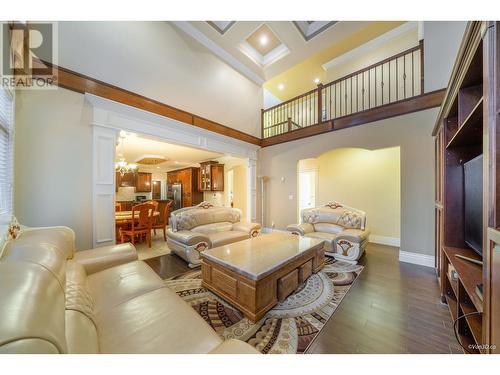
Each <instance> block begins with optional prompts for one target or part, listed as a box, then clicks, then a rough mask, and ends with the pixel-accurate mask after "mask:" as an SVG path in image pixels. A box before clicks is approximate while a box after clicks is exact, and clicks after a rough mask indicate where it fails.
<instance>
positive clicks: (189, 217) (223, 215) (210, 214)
mask: <svg viewBox="0 0 500 375" xmlns="http://www.w3.org/2000/svg"><path fill="white" fill-rule="evenodd" d="M240 220H241V210H239V209H238V208H231V207H217V206H213V205H212V204H211V203H208V202H202V203H200V204H199V205H197V206H194V207H187V208H181V209H180V210H176V211H174V212H172V214H171V215H170V227H171V228H172V230H173V231H174V232H177V231H180V230H192V229H193V228H196V227H198V226H201V225H207V224H214V223H232V224H234V223H238V222H240Z"/></svg>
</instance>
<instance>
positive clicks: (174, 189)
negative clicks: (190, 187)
mask: <svg viewBox="0 0 500 375" xmlns="http://www.w3.org/2000/svg"><path fill="white" fill-rule="evenodd" d="M167 199H171V200H173V201H174V203H173V204H172V211H175V210H178V209H179V208H182V184H180V183H176V184H169V185H168V191H167Z"/></svg>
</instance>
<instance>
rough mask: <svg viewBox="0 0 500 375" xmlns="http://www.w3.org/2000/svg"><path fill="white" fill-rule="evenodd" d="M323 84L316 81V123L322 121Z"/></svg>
mask: <svg viewBox="0 0 500 375" xmlns="http://www.w3.org/2000/svg"><path fill="white" fill-rule="evenodd" d="M322 91H323V84H322V83H318V124H321V123H322V122H323V95H322Z"/></svg>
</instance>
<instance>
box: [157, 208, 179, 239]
mask: <svg viewBox="0 0 500 375" xmlns="http://www.w3.org/2000/svg"><path fill="white" fill-rule="evenodd" d="M173 203H174V201H168V202H167V203H165V204H164V206H163V209H160V215H159V216H158V217H156V220H155V221H154V224H153V230H154V234H155V235H156V230H157V229H162V230H163V239H164V240H165V241H166V240H167V225H168V217H169V216H170V209H171V208H172V204H173Z"/></svg>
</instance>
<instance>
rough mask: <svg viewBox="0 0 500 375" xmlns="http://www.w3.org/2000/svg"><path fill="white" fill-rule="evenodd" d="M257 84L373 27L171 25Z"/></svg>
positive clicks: (289, 23) (319, 23) (302, 23)
mask: <svg viewBox="0 0 500 375" xmlns="http://www.w3.org/2000/svg"><path fill="white" fill-rule="evenodd" d="M173 23H174V24H175V25H176V26H177V27H178V28H179V29H181V30H182V31H184V32H185V33H187V34H189V35H190V36H191V37H193V38H194V39H196V40H197V41H198V42H200V43H202V44H203V45H205V46H206V47H207V48H209V49H210V50H211V51H212V52H213V53H215V54H216V55H217V56H219V57H220V58H221V59H222V60H224V61H225V62H226V63H228V64H230V65H231V66H233V68H235V69H236V70H238V71H239V72H240V73H242V74H244V75H245V76H247V77H248V78H249V79H251V80H253V81H254V82H256V83H257V84H263V83H264V82H265V81H267V80H269V79H271V78H273V77H275V76H276V75H278V74H280V73H283V72H284V71H286V70H287V69H290V68H291V67H293V66H294V65H296V64H298V63H300V62H302V61H304V60H305V59H307V58H309V57H310V56H312V55H314V54H316V53H318V52H320V51H322V50H324V49H325V48H328V47H329V46H331V45H332V44H335V43H337V42H340V41H341V40H343V39H345V38H347V37H349V36H350V35H352V34H354V33H357V32H359V31H360V30H362V29H363V28H366V27H367V26H369V24H371V23H373V22H370V21H338V22H337V21H236V22H235V21H208V22H205V21H174V22H173Z"/></svg>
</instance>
